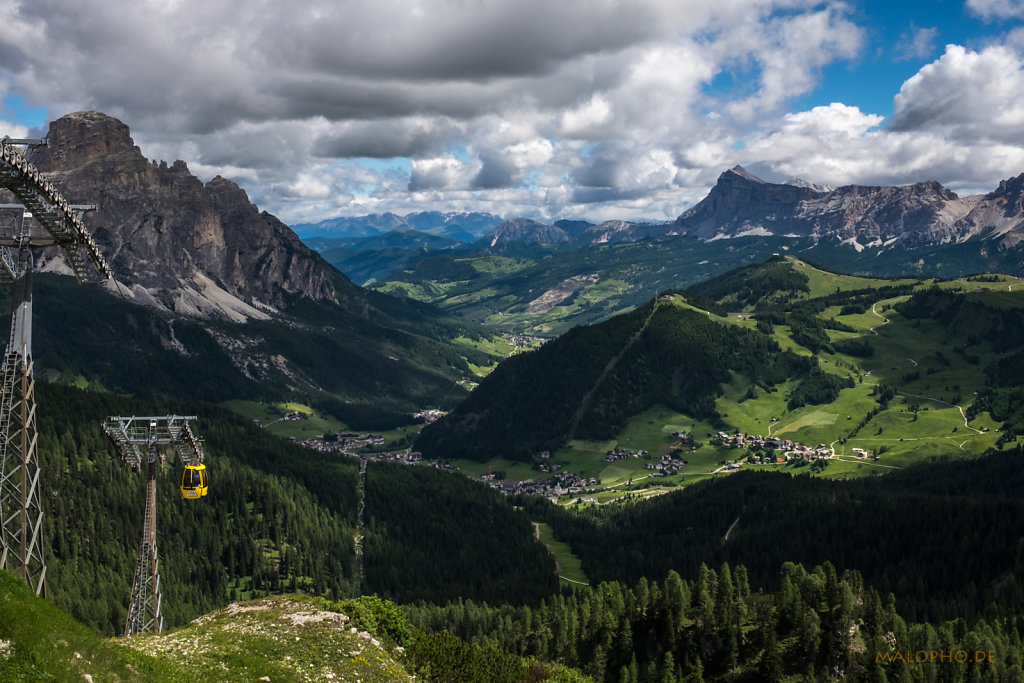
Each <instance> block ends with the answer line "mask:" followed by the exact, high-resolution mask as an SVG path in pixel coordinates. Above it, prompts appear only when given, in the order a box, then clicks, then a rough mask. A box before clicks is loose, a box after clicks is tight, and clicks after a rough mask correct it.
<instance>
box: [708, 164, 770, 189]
mask: <svg viewBox="0 0 1024 683" xmlns="http://www.w3.org/2000/svg"><path fill="white" fill-rule="evenodd" d="M733 176H737V177H739V178H741V179H743V180H746V181H748V182H751V183H761V184H764V183H765V181H764V180H761V179H760V178H758V177H757V176H756V175H754V174H753V173H751V172H750V171H748V170H747V169H745V168H743V167H742V166H740V165H739V164H736V165H735V166H733V167H732V168H730V169H729V170H728V171H725V172H724V173H722V175H720V176H719V177H718V182H722V181H726V182H728V181H730V180H734V179H735V178H734V177H733Z"/></svg>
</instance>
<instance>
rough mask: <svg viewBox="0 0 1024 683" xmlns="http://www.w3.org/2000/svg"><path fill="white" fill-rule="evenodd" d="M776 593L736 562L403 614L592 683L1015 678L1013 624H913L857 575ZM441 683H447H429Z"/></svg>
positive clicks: (1020, 672) (1019, 667) (789, 580)
mask: <svg viewBox="0 0 1024 683" xmlns="http://www.w3.org/2000/svg"><path fill="white" fill-rule="evenodd" d="M774 583H775V584H776V585H777V588H775V589H774V590H770V591H765V590H762V589H752V588H751V584H750V581H749V578H748V572H747V570H746V568H745V567H743V566H742V565H730V564H728V563H724V564H722V565H721V566H720V567H719V569H718V570H717V571H716V570H715V569H713V568H709V567H708V566H707V565H704V564H701V565H700V567H699V569H698V571H697V572H696V574H695V575H694V578H693V579H692V580H684V579H682V578H681V577H680V575H679V574H678V573H676V572H675V571H669V573H668V574H667V575H666V577H665V579H664V580H663V581H662V582H661V583H660V584H659V583H658V582H657V581H653V580H649V579H647V578H642V579H640V580H639V581H637V582H636V583H634V584H631V585H630V586H625V585H623V584H621V583H618V582H604V583H601V584H599V585H598V586H596V587H588V588H585V589H583V590H579V591H575V592H571V593H569V594H568V595H559V596H557V597H553V598H551V599H549V600H545V601H544V602H542V603H541V604H540V605H538V606H536V607H533V608H530V607H519V608H514V607H509V606H502V607H491V606H488V605H487V604H481V603H477V602H473V601H465V600H460V601H457V602H453V603H449V604H448V605H446V606H444V607H439V606H436V605H434V606H431V605H419V606H415V607H409V608H407V612H408V614H409V618H410V621H412V623H413V624H415V625H417V626H419V627H421V628H426V629H429V630H435V631H437V630H442V629H447V630H450V631H451V632H452V633H454V634H455V635H457V636H459V637H460V638H462V639H464V640H467V641H470V642H473V643H476V644H479V645H481V646H487V647H501V648H504V649H506V650H509V651H511V652H514V653H518V654H522V655H529V656H535V657H537V658H539V659H542V660H548V661H559V662H563V663H565V664H566V665H568V666H572V667H577V668H579V669H580V670H581V671H583V672H584V673H586V674H589V675H590V676H592V677H593V679H594V680H595V681H598V682H604V681H607V682H609V683H612V682H621V683H661V682H663V681H664V682H670V681H687V682H689V681H694V682H695V681H704V680H716V681H757V682H759V683H776V682H778V681H783V680H791V681H797V680H799V681H831V680H847V681H887V680H892V681H1006V682H1007V683H1009V682H1011V681H1019V680H1022V678H1024V643H1022V637H1024V622H1021V620H1020V619H1019V618H995V619H991V620H986V619H978V620H975V621H972V622H966V621H965V620H962V619H958V620H952V621H946V622H942V623H937V624H927V623H926V624H920V623H913V622H909V621H908V620H906V619H905V618H904V617H903V616H902V614H901V610H900V609H899V603H898V601H897V600H895V599H894V598H893V596H892V594H888V595H885V596H883V595H882V594H880V593H879V592H878V591H877V590H876V589H875V588H874V587H873V586H871V585H870V584H867V583H865V582H864V580H863V579H862V577H861V576H860V574H858V573H857V572H854V571H845V572H842V573H839V572H837V570H836V568H835V567H834V566H833V565H832V564H830V563H825V564H823V565H819V566H815V567H814V568H813V569H812V570H807V569H805V568H804V567H803V566H802V565H799V564H793V563H785V564H784V565H783V566H782V568H781V571H779V572H778V573H777V580H776V581H775V582H774ZM433 680H441V679H433Z"/></svg>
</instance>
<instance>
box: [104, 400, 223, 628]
mask: <svg viewBox="0 0 1024 683" xmlns="http://www.w3.org/2000/svg"><path fill="white" fill-rule="evenodd" d="M194 419H196V417H195V415H192V416H189V417H182V416H180V415H165V416H161V417H135V416H132V417H108V418H107V420H106V422H104V423H103V431H104V432H106V434H107V436H109V437H110V439H111V441H113V442H114V445H115V446H117V452H118V454H119V455H120V456H121V459H122V460H124V463H125V464H126V465H128V466H129V467H131V468H132V469H133V470H135V471H136V472H137V471H138V470H139V468H140V467H141V466H142V463H143V462H145V463H146V464H147V465H146V494H145V510H146V513H145V516H144V518H143V524H142V543H141V544H140V546H139V560H138V562H137V563H136V565H135V579H134V580H133V581H132V598H131V601H130V602H129V603H128V620H127V623H125V627H124V634H125V635H126V636H130V635H132V634H134V633H160V632H161V631H163V628H164V617H163V611H162V609H161V604H160V567H159V557H158V555H157V548H156V471H157V466H158V457H159V454H160V449H161V447H168V446H169V447H172V448H173V449H174V450H175V451H177V453H178V457H179V458H180V459H181V461H182V463H183V464H185V465H186V466H196V465H200V464H202V462H203V447H202V444H201V443H200V441H199V439H198V438H196V436H195V434H193V433H192V428H191V427H190V426H189V420H194Z"/></svg>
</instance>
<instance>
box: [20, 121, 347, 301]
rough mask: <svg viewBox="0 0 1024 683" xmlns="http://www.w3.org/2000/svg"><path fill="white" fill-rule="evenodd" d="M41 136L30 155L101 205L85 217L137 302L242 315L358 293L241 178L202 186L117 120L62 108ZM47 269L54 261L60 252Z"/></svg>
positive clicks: (71, 191) (61, 182) (79, 197)
mask: <svg viewBox="0 0 1024 683" xmlns="http://www.w3.org/2000/svg"><path fill="white" fill-rule="evenodd" d="M47 138H48V140H49V145H48V146H47V147H43V148H40V149H37V150H36V151H35V152H34V153H33V154H32V162H33V163H34V164H36V166H38V167H39V169H40V170H41V171H43V172H44V173H47V174H49V175H50V177H51V178H52V179H53V181H54V183H55V184H56V185H57V186H58V187H59V188H60V189H61V190H62V191H63V192H64V194H65V196H66V197H67V198H68V199H69V201H71V202H72V203H82V204H95V205H96V206H97V209H96V210H95V211H92V212H90V213H88V214H87V215H86V217H85V222H86V225H87V226H89V228H90V229H91V230H92V231H93V232H94V235H95V239H96V242H97V243H98V244H99V245H100V247H101V249H102V250H103V252H104V255H105V256H106V258H107V261H108V262H109V263H110V265H111V267H112V269H113V271H114V273H115V277H116V279H117V280H118V281H119V282H121V283H123V284H125V285H127V286H128V288H129V289H130V291H131V295H132V296H133V297H134V298H135V299H136V300H137V301H140V302H142V303H148V304H153V305H159V306H162V307H164V308H167V309H170V310H173V311H175V312H177V313H182V314H186V315H193V316H200V317H211V316H216V317H227V318H229V319H232V320H241V319H246V318H265V317H267V316H268V315H271V314H272V313H273V312H274V311H275V310H277V309H280V308H282V307H284V306H286V305H287V304H288V302H289V301H292V300H294V299H296V298H300V297H308V298H311V299H314V300H325V299H328V300H330V299H334V300H337V299H339V298H341V299H347V298H355V299H359V296H358V294H357V293H356V291H355V288H354V287H353V286H352V285H351V284H350V283H348V281H347V280H346V279H345V278H344V276H342V275H341V274H340V273H338V272H337V271H335V270H334V269H333V268H332V267H331V266H329V265H328V264H326V262H324V261H323V260H322V259H321V258H320V257H319V256H318V255H317V254H316V253H315V252H313V251H311V250H310V249H309V248H307V247H306V246H305V245H304V244H303V243H302V242H301V241H300V240H299V238H298V237H297V236H296V235H295V233H294V232H292V231H291V230H290V229H289V228H288V226H286V225H285V224H284V223H282V222H281V221H279V220H278V219H277V218H275V217H274V216H272V215H270V214H268V213H266V212H265V211H264V212H260V211H259V209H257V208H256V206H255V205H253V204H252V203H251V202H250V201H249V198H248V196H247V195H246V194H245V191H244V190H242V189H241V188H240V187H238V185H236V184H235V183H233V182H231V181H230V180H226V179H224V178H221V177H219V176H218V177H216V178H214V179H213V180H211V181H210V182H208V183H206V184H205V185H204V184H203V183H202V182H201V181H200V180H199V179H198V178H196V177H195V176H194V175H192V174H191V173H190V172H189V170H188V167H187V166H186V164H185V162H183V161H175V162H174V163H173V164H171V165H167V163H166V162H163V161H161V162H159V163H157V162H155V161H149V160H147V159H146V157H145V156H144V155H143V153H142V151H141V150H140V149H139V148H138V147H137V146H135V143H134V141H133V140H132V138H131V135H130V133H129V130H128V126H126V125H125V124H124V123H122V122H120V121H118V120H117V119H115V118H112V117H110V116H107V115H105V114H101V113H99V112H94V111H88V112H77V113H74V114H68V115H67V116H64V117H61V118H60V119H57V120H56V121H54V122H53V123H52V124H51V125H50V130H49V133H48V135H47ZM49 267H50V268H51V269H59V268H60V267H61V265H60V260H59V259H54V258H51V259H50V263H49ZM346 290H351V291H346Z"/></svg>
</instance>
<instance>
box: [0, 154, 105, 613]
mask: <svg viewBox="0 0 1024 683" xmlns="http://www.w3.org/2000/svg"><path fill="white" fill-rule="evenodd" d="M45 144H46V140H16V139H12V138H9V137H5V138H3V139H2V140H0V188H4V189H6V190H8V191H9V192H10V194H12V195H14V198H15V199H17V200H18V202H19V203H17V204H0V209H6V210H9V209H16V210H18V211H19V212H20V215H19V216H18V217H17V218H16V219H15V220H14V221H13V222H4V223H0V281H4V282H13V283H14V303H13V308H12V311H11V336H10V341H9V342H8V344H7V350H6V352H5V353H4V358H3V366H2V367H0V381H2V386H0V523H2V528H0V568H3V569H9V570H11V571H13V572H14V573H16V574H18V575H19V576H20V577H21V578H22V579H23V580H24V581H25V582H26V583H28V585H29V586H30V587H31V588H32V589H33V590H34V591H35V592H36V594H37V595H45V593H46V588H45V586H46V562H45V559H44V556H43V533H42V529H43V510H42V506H41V505H40V502H39V499H40V491H39V487H40V482H39V460H38V457H37V453H36V401H35V380H34V378H33V375H32V262H33V259H32V252H33V251H34V250H35V249H41V248H45V247H52V246H58V247H60V248H61V249H63V250H64V253H65V254H66V255H67V259H68V262H69V263H70V265H71V270H72V271H73V272H74V274H75V277H76V278H78V281H79V282H85V281H97V280H99V279H102V278H109V277H111V272H110V268H109V267H108V266H107V263H106V261H104V259H103V255H102V254H100V251H99V248H97V246H96V244H95V243H94V242H93V240H92V237H91V236H90V235H89V233H88V232H87V231H86V229H85V226H84V225H83V224H82V219H81V215H80V214H81V212H82V211H85V210H87V209H89V208H94V207H85V206H74V205H71V204H69V203H68V202H67V201H66V200H65V199H64V197H62V196H61V194H60V193H59V192H57V189H56V188H55V187H54V186H53V185H52V184H51V183H50V182H49V181H48V180H46V179H45V178H44V177H43V176H42V174H41V173H40V172H39V170H38V169H37V168H36V167H35V166H33V165H32V164H30V163H29V162H28V161H27V160H26V159H25V157H24V154H23V152H22V149H21V148H22V147H28V148H33V147H40V146H43V145H45Z"/></svg>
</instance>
